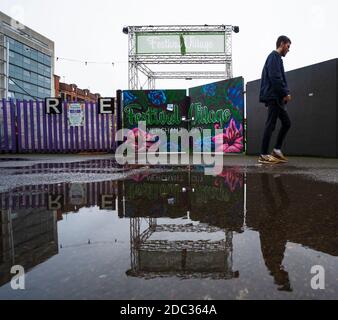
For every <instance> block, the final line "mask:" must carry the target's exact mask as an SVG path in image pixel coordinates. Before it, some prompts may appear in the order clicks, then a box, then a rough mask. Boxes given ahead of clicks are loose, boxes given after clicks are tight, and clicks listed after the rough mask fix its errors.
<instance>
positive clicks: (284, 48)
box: [281, 42, 291, 57]
mask: <svg viewBox="0 0 338 320" xmlns="http://www.w3.org/2000/svg"><path fill="white" fill-rule="evenodd" d="M290 46H291V43H290V42H282V44H281V55H282V56H283V57H285V56H286V55H287V53H288V52H289V51H290Z"/></svg>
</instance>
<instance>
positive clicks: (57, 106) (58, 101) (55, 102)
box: [45, 98, 62, 114]
mask: <svg viewBox="0 0 338 320" xmlns="http://www.w3.org/2000/svg"><path fill="white" fill-rule="evenodd" d="M45 106H46V114H60V113H62V98H45Z"/></svg>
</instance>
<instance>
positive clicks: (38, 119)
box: [35, 101, 44, 152]
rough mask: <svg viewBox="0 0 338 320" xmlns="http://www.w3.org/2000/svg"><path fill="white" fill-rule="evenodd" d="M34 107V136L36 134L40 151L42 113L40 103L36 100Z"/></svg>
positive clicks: (39, 150)
mask: <svg viewBox="0 0 338 320" xmlns="http://www.w3.org/2000/svg"><path fill="white" fill-rule="evenodd" d="M35 108H36V136H37V145H38V149H37V150H38V152H41V151H42V147H41V145H42V143H41V141H42V135H41V124H42V121H41V120H42V113H43V111H44V110H43V109H42V110H41V104H40V102H39V101H36V104H35Z"/></svg>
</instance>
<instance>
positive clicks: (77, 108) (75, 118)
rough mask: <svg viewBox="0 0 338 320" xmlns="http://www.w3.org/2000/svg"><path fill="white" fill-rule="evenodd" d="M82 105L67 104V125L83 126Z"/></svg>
mask: <svg viewBox="0 0 338 320" xmlns="http://www.w3.org/2000/svg"><path fill="white" fill-rule="evenodd" d="M84 108H85V105H84V103H69V104H68V125H69V126H71V127H78V126H83V125H84V114H85V113H84Z"/></svg>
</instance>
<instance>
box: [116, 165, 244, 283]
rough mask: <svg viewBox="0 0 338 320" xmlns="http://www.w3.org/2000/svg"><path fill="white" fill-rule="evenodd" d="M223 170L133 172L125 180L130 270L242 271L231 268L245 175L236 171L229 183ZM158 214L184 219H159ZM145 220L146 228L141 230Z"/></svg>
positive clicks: (153, 273)
mask: <svg viewBox="0 0 338 320" xmlns="http://www.w3.org/2000/svg"><path fill="white" fill-rule="evenodd" d="M225 176H226V175H224V176H221V177H216V178H215V177H206V176H204V174H203V173H199V172H192V173H191V174H190V173H189V172H178V173H177V172H176V173H167V174H156V175H144V176H143V177H141V178H140V177H139V176H137V177H136V176H135V177H131V180H128V181H125V182H124V183H123V194H124V195H125V203H124V204H121V205H120V206H119V207H120V208H121V209H123V211H124V214H123V216H127V217H130V241H131V269H130V270H128V271H127V274H128V275H130V276H140V277H147V278H149V277H157V276H161V277H162V276H178V277H182V278H193V277H199V278H203V277H209V278H213V279H229V278H234V277H238V276H239V273H238V271H235V272H234V271H233V270H232V234H233V230H236V231H238V232H241V230H242V226H243V190H242V188H241V185H243V175H242V174H237V175H236V176H235V177H236V179H237V180H236V179H235V180H233V183H232V184H231V185H229V184H228V183H227V180H226V179H224V177H225ZM119 214H120V212H119ZM159 218H183V219H184V220H182V221H184V222H181V223H179V224H159V223H158V222H159V220H160V219H159ZM189 218H190V219H192V220H189ZM234 219H235V220H236V222H235V223H233V222H234ZM144 220H145V221H147V223H148V228H146V229H145V230H143V232H141V229H142V226H141V225H142V222H144ZM188 221H189V222H188ZM192 221H196V222H192ZM197 221H201V222H203V223H201V222H197ZM232 228H233V229H232Z"/></svg>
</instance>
